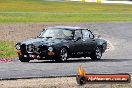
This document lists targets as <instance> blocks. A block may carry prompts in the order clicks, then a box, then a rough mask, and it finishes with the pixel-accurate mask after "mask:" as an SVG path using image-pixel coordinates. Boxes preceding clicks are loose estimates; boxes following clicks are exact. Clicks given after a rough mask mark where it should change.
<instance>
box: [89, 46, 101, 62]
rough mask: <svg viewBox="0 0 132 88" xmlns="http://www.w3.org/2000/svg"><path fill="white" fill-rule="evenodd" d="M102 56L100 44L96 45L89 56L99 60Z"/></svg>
mask: <svg viewBox="0 0 132 88" xmlns="http://www.w3.org/2000/svg"><path fill="white" fill-rule="evenodd" d="M101 57H102V48H101V47H100V46H97V47H96V50H95V51H94V52H93V53H92V54H91V56H90V58H91V59H92V60H100V59H101Z"/></svg>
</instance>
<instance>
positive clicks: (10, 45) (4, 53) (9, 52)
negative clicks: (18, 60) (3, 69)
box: [0, 41, 16, 58]
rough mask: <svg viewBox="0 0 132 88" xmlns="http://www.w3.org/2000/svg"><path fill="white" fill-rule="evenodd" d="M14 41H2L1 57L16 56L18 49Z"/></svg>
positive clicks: (0, 43)
mask: <svg viewBox="0 0 132 88" xmlns="http://www.w3.org/2000/svg"><path fill="white" fill-rule="evenodd" d="M14 46H15V43H14V42H7V41H0V58H14V57H16V49H15V47H14Z"/></svg>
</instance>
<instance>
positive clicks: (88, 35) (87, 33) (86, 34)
mask: <svg viewBox="0 0 132 88" xmlns="http://www.w3.org/2000/svg"><path fill="white" fill-rule="evenodd" d="M82 33H83V39H90V38H93V35H92V33H91V32H90V31H88V30H82Z"/></svg>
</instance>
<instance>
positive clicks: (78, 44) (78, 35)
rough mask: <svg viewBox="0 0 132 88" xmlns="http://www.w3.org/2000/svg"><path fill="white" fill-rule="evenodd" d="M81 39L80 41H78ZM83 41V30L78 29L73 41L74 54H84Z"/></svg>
mask: <svg viewBox="0 0 132 88" xmlns="http://www.w3.org/2000/svg"><path fill="white" fill-rule="evenodd" d="M78 38H80V39H78ZM82 42H83V40H82V32H81V29H77V30H75V31H74V39H73V41H71V46H70V47H71V51H72V52H73V53H78V54H81V53H82V52H83V50H82V48H83V43H82Z"/></svg>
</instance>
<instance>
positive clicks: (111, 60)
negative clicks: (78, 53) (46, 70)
mask: <svg viewBox="0 0 132 88" xmlns="http://www.w3.org/2000/svg"><path fill="white" fill-rule="evenodd" d="M125 61H132V59H101V60H96V61H93V60H91V59H74V60H73V59H72V60H70V59H69V60H67V61H65V62H55V61H39V62H38V61H33V62H30V63H88V62H125Z"/></svg>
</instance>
